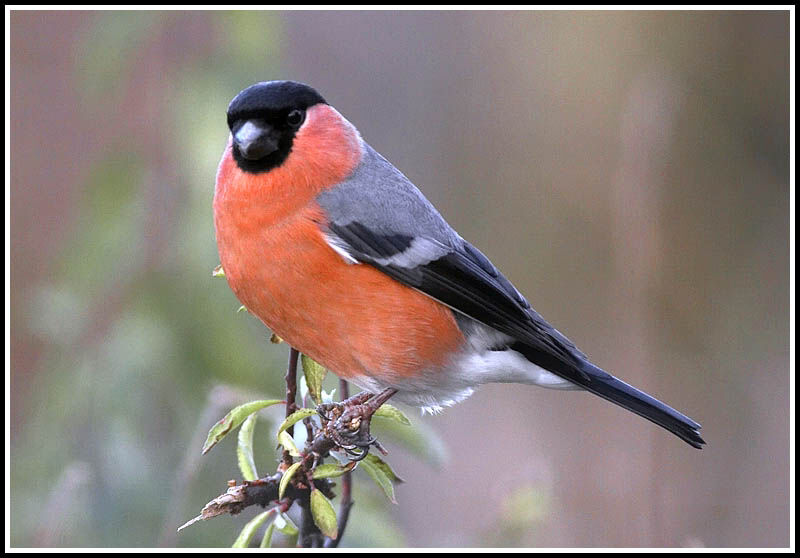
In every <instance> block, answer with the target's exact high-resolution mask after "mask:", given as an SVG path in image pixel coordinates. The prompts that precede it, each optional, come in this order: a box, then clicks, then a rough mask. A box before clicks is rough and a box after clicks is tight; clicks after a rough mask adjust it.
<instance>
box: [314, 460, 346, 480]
mask: <svg viewBox="0 0 800 558" xmlns="http://www.w3.org/2000/svg"><path fill="white" fill-rule="evenodd" d="M356 464H357V462H356V461H351V462H350V463H348V464H347V465H345V466H344V467H342V466H341V465H336V464H335V463H323V464H322V465H318V466H317V468H316V469H314V474H313V475H312V478H315V479H332V478H335V477H341V476H342V475H344V474H345V473H348V472H350V471H352V470H353V468H354V467H355V466H356Z"/></svg>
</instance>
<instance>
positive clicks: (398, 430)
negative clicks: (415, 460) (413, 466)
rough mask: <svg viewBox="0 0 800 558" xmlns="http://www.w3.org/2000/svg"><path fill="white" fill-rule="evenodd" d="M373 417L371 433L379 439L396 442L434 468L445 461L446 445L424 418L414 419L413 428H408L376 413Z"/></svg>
mask: <svg viewBox="0 0 800 558" xmlns="http://www.w3.org/2000/svg"><path fill="white" fill-rule="evenodd" d="M374 419H375V420H373V421H372V423H371V424H370V427H371V429H372V435H373V436H376V437H377V438H378V439H379V440H381V441H384V442H385V441H386V440H389V441H390V442H392V443H397V444H399V445H401V446H403V447H404V448H405V449H406V450H408V451H409V452H411V453H412V454H413V455H415V456H417V457H419V458H420V459H423V460H424V461H426V462H427V463H428V464H430V465H432V466H433V467H436V468H441V467H442V466H443V465H444V463H445V462H446V461H447V459H448V453H447V447H446V446H445V444H444V442H443V441H442V439H441V438H440V437H439V435H438V434H437V433H436V431H435V430H434V429H433V428H431V427H430V426H429V425H428V424H427V423H426V422H425V421H424V420H419V421H416V422H415V423H414V427H413V428H408V427H407V426H402V425H401V424H399V423H397V422H395V421H394V420H390V419H387V418H385V417H379V416H377V415H376V416H375V417H374Z"/></svg>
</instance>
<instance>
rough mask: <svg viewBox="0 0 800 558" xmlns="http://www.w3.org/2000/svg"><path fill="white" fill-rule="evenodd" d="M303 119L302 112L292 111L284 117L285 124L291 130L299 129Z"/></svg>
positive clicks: (304, 116) (304, 117) (303, 114)
mask: <svg viewBox="0 0 800 558" xmlns="http://www.w3.org/2000/svg"><path fill="white" fill-rule="evenodd" d="M305 119H306V115H305V113H304V112H303V111H302V110H297V109H294V110H293V111H290V112H289V114H287V115H286V123H287V124H288V125H289V126H291V127H292V128H298V127H300V124H302V123H303V120H305Z"/></svg>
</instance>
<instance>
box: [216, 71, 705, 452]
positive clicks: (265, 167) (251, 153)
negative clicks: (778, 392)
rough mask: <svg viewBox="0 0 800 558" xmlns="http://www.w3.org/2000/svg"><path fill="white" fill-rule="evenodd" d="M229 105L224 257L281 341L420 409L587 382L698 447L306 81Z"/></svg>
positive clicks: (269, 86)
mask: <svg viewBox="0 0 800 558" xmlns="http://www.w3.org/2000/svg"><path fill="white" fill-rule="evenodd" d="M227 116H228V127H229V128H230V131H231V135H230V139H229V141H228V145H227V147H226V148H225V152H224V153H223V155H222V161H221V162H220V165H219V170H218V172H217V181H216V190H215V194H214V224H215V227H216V233H217V246H218V248H219V255H220V259H221V263H222V267H223V269H224V270H225V276H226V277H227V280H228V283H229V284H230V287H231V289H233V291H234V293H235V294H236V296H237V297H238V298H239V300H240V301H241V302H242V304H244V306H245V307H246V308H247V309H248V311H250V312H251V313H252V314H254V315H256V316H258V318H260V319H261V320H262V321H263V322H264V323H265V324H266V325H267V326H268V327H269V328H270V329H272V330H273V331H274V332H275V333H277V334H278V335H279V336H280V337H282V338H283V339H285V340H286V342H287V343H289V344H291V345H292V346H293V347H295V348H296V349H298V350H299V351H301V352H302V353H305V354H307V355H309V356H310V357H312V358H313V359H315V360H316V361H318V362H320V363H321V364H323V365H324V366H325V367H327V368H328V369H329V370H331V371H332V372H334V373H335V374H337V375H338V376H340V377H342V378H345V379H347V380H348V381H350V382H353V383H354V384H356V385H358V386H359V387H361V388H362V389H364V390H366V391H369V392H372V393H378V392H379V391H381V390H384V389H386V388H394V389H396V390H397V393H396V395H395V399H398V400H400V401H403V402H405V403H409V404H412V405H417V406H420V407H422V408H424V409H428V410H432V411H438V410H440V409H441V408H442V407H445V406H449V405H452V404H454V403H456V402H458V401H460V400H462V399H464V398H466V397H468V396H469V395H470V394H471V393H472V392H473V390H474V388H475V387H476V386H479V385H481V384H484V383H488V382H515V383H523V384H534V385H539V386H545V387H550V388H559V389H585V390H588V391H590V392H591V393H594V394H596V395H599V396H601V397H604V398H606V399H608V400H609V401H612V402H613V403H616V404H618V405H620V406H622V407H624V408H626V409H628V410H630V411H633V412H635V413H637V414H639V415H641V416H643V417H645V418H647V419H649V420H651V421H652V422H654V423H656V424H658V425H660V426H662V427H664V428H666V429H667V430H669V431H670V432H672V433H674V434H676V435H677V436H679V437H680V438H682V439H683V440H685V441H686V442H688V443H689V444H691V445H692V446H694V447H697V448H700V447H702V444H704V441H703V439H702V438H701V437H700V435H699V432H698V430H699V429H700V425H699V424H697V423H696V422H694V421H693V420H691V419H690V418H688V417H686V416H684V415H682V414H681V413H679V412H677V411H675V410H674V409H672V408H670V407H668V406H667V405H664V404H663V403H661V402H660V401H657V400H656V399H654V398H652V397H650V396H649V395H647V394H645V393H643V392H641V391H639V390H637V389H635V388H633V387H632V386H630V385H628V384H626V383H624V382H622V381H620V380H619V379H617V378H615V377H614V376H611V375H610V374H608V373H606V372H604V371H603V370H601V369H600V368H598V367H597V366H595V365H593V364H592V363H591V362H589V360H588V359H587V358H586V356H585V355H584V354H583V353H581V352H580V351H579V350H578V349H577V348H576V347H575V345H574V344H573V343H572V342H571V341H569V340H568V339H567V338H566V337H565V336H564V335H562V334H561V333H559V332H558V331H557V330H556V329H555V328H553V327H552V326H551V325H550V324H548V323H547V322H546V321H545V320H544V319H543V318H542V317H541V316H540V315H539V314H538V313H537V312H536V311H535V310H533V309H532V308H531V307H530V305H529V304H528V302H527V301H526V300H525V298H524V297H523V296H522V295H521V294H520V293H519V292H518V291H517V290H516V289H515V288H514V286H513V285H512V284H511V283H510V282H509V281H508V280H507V279H506V278H505V277H504V276H503V275H502V274H501V273H500V272H499V271H498V270H497V269H496V268H495V267H494V265H492V263H491V262H490V261H489V260H488V259H487V258H486V257H485V256H484V255H483V254H482V253H481V252H479V251H478V250H477V249H476V248H475V247H473V246H472V245H471V244H469V243H468V242H466V241H465V240H464V239H462V238H461V237H460V236H459V235H458V233H456V232H455V231H454V230H453V229H452V228H451V227H450V225H448V224H447V222H446V221H445V220H444V219H443V218H442V216H441V215H440V214H439V212H438V211H436V209H435V208H434V207H433V206H432V205H431V203H430V202H429V201H428V200H427V199H426V198H425V197H424V196H423V195H422V193H421V192H420V191H419V190H418V189H417V188H416V187H415V186H414V185H413V184H412V183H411V182H410V181H409V180H408V179H407V178H406V177H405V176H404V175H403V174H402V173H401V172H400V171H398V170H397V169H396V168H395V167H394V166H392V164H391V163H389V162H388V161H387V160H386V159H384V158H383V157H382V156H381V155H380V154H378V153H377V152H376V151H375V150H374V149H372V148H371V147H370V146H369V145H368V144H367V143H366V142H365V141H363V140H362V139H361V136H360V135H359V133H358V130H356V128H355V127H354V126H353V125H352V124H351V123H350V122H348V121H347V120H346V119H345V118H344V117H343V116H342V115H341V114H339V112H337V111H336V109H334V108H333V107H332V106H330V105H329V104H328V103H327V102H326V101H325V100H324V99H323V98H322V96H320V94H319V93H317V92H316V91H315V90H314V89H312V88H311V87H309V86H307V85H303V84H301V83H297V82H292V81H270V82H263V83H257V84H255V85H252V86H250V87H248V88H247V89H245V90H244V91H242V92H241V93H239V94H238V95H237V96H236V97H235V98H234V99H233V100H232V101H231V103H230V105H229V106H228V113H227Z"/></svg>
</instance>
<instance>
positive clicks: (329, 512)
mask: <svg viewBox="0 0 800 558" xmlns="http://www.w3.org/2000/svg"><path fill="white" fill-rule="evenodd" d="M311 516H312V517H313V518H314V523H316V524H317V527H319V530H320V531H322V534H323V535H325V536H326V537H330V538H332V539H335V538H336V537H338V536H339V526H338V525H337V524H336V512H335V511H334V509H333V504H331V502H330V500H328V499H327V498H326V497H325V495H324V494H323V493H322V492H320V491H319V489H317V488H315V489H314V490H312V491H311Z"/></svg>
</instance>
